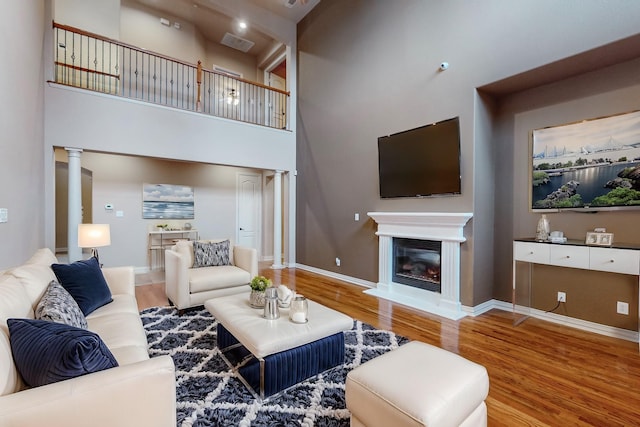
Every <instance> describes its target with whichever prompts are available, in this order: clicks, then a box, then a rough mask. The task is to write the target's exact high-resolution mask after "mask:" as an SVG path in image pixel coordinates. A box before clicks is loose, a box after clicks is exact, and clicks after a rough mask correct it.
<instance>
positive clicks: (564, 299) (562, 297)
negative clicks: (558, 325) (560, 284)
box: [558, 292, 567, 302]
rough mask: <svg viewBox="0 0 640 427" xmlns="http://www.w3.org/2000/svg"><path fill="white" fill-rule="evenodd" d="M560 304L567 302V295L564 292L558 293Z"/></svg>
mask: <svg viewBox="0 0 640 427" xmlns="http://www.w3.org/2000/svg"><path fill="white" fill-rule="evenodd" d="M558 302H567V294H566V293H564V292H558Z"/></svg>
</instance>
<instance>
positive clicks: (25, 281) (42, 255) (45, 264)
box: [10, 248, 58, 310]
mask: <svg viewBox="0 0 640 427" xmlns="http://www.w3.org/2000/svg"><path fill="white" fill-rule="evenodd" d="M55 262H58V260H57V259H56V257H55V255H53V253H52V252H51V250H49V249H47V248H45V249H38V250H37V251H36V253H35V254H34V255H33V256H32V257H31V258H30V259H29V260H28V261H27V262H26V263H24V264H22V265H21V266H19V267H16V268H13V269H11V270H10V273H11V275H12V276H14V277H16V278H17V279H18V280H19V281H20V283H22V286H24V288H25V290H26V291H27V295H29V299H30V300H31V308H32V309H33V310H35V309H36V306H37V305H38V302H39V301H40V299H41V298H42V295H43V294H44V291H45V290H46V289H47V287H48V286H49V283H51V281H52V280H56V275H55V274H53V270H52V269H51V264H52V263H55Z"/></svg>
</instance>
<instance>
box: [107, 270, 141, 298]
mask: <svg viewBox="0 0 640 427" xmlns="http://www.w3.org/2000/svg"><path fill="white" fill-rule="evenodd" d="M102 274H103V275H104V278H105V279H106V281H107V285H109V290H110V291H111V293H112V294H113V295H121V294H126V295H135V292H136V290H135V289H136V283H135V282H136V279H135V274H134V272H133V267H130V266H129V267H108V268H103V269H102Z"/></svg>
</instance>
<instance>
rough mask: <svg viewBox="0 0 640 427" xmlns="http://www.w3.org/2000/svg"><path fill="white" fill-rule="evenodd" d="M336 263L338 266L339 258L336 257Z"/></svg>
mask: <svg viewBox="0 0 640 427" xmlns="http://www.w3.org/2000/svg"><path fill="white" fill-rule="evenodd" d="M336 265H337V266H338V267H340V258H336Z"/></svg>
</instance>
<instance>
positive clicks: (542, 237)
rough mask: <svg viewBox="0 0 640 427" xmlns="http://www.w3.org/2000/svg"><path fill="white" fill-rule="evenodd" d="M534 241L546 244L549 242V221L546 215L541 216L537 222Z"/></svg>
mask: <svg viewBox="0 0 640 427" xmlns="http://www.w3.org/2000/svg"><path fill="white" fill-rule="evenodd" d="M536 240H538V241H539V242H546V241H547V240H549V220H548V219H547V216H546V215H544V214H543V215H542V216H541V217H540V219H539V220H538V228H537V229H536Z"/></svg>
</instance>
